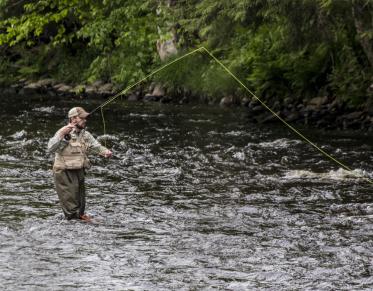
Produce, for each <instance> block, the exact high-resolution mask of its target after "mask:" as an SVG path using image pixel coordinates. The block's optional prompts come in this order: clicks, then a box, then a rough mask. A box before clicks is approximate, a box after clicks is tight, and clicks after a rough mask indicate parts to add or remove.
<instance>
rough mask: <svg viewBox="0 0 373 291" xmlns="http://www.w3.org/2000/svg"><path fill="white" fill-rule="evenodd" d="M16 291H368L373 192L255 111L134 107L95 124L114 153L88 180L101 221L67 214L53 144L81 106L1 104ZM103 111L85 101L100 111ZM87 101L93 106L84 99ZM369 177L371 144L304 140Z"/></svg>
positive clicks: (1, 160) (4, 191) (4, 256)
mask: <svg viewBox="0 0 373 291" xmlns="http://www.w3.org/2000/svg"><path fill="white" fill-rule="evenodd" d="M1 102H2V104H1V108H0V112H1V119H2V127H1V129H0V166H1V167H0V201H1V203H0V244H1V247H0V260H1V264H0V286H3V288H2V289H4V287H5V289H6V290H74V289H83V290H200V289H208V290H209V289H216V288H217V289H221V290H260V289H271V290H296V289H309V290H337V289H342V290H369V289H370V288H371V287H372V285H373V276H372V274H373V265H372V253H373V244H372V235H373V229H372V220H373V204H372V202H373V199H372V195H371V193H372V186H371V185H369V184H367V183H366V182H364V181H363V180H359V179H356V178H354V176H351V174H349V173H347V172H346V171H344V170H341V169H339V168H338V166H336V165H335V164H333V163H332V162H330V161H328V160H325V159H324V158H323V157H321V156H320V155H319V154H318V153H317V152H315V150H314V149H313V148H312V147H310V146H308V145H305V144H304V143H303V142H301V141H299V140H298V139H297V137H296V136H294V135H293V134H291V133H289V132H288V131H287V130H286V129H285V128H283V127H282V126H271V127H268V126H258V125H255V124H249V123H247V120H246V117H245V112H244V111H239V110H236V111H234V112H233V111H231V110H225V109H219V108H207V107H200V106H199V107H193V106H183V107H178V106H172V105H159V104H141V103H124V104H117V105H116V106H111V107H108V108H106V109H105V119H106V121H107V127H108V134H107V135H105V136H103V135H102V124H101V117H100V115H99V114H97V115H96V116H93V118H92V119H91V120H90V121H89V122H90V123H89V126H90V131H91V132H93V133H96V135H99V136H98V138H99V140H101V142H106V143H107V145H108V146H110V147H111V148H112V149H113V151H114V153H115V157H114V158H113V159H111V160H109V161H107V160H102V159H101V158H97V157H95V158H93V162H94V164H95V166H94V168H93V169H92V170H91V171H90V172H89V174H88V176H87V188H88V199H87V200H88V205H87V209H88V212H89V213H91V214H93V215H95V217H96V220H95V223H93V224H86V223H82V222H78V221H72V222H71V221H66V220H64V219H63V215H62V212H61V210H60V208H59V205H58V201H57V195H56V194H55V192H54V189H53V183H52V177H51V171H50V167H51V158H50V157H48V156H47V155H46V152H45V149H46V144H47V141H48V139H49V138H50V137H51V136H52V135H53V134H54V132H55V131H56V130H57V129H58V128H59V127H61V126H62V125H63V122H65V121H66V119H65V114H66V112H67V110H68V109H69V108H70V107H72V106H74V105H76V104H73V103H72V102H66V101H65V102H63V101H55V102H54V103H52V102H51V101H48V102H40V101H37V102H34V103H32V104H31V105H29V104H27V103H23V102H22V101H17V102H7V101H4V100H3V101H1ZM97 104H98V103H95V104H91V105H88V104H85V103H84V102H83V107H86V108H87V109H91V108H94V107H96V106H97ZM79 105H82V104H79ZM306 135H308V136H310V137H311V139H313V140H314V141H316V142H317V143H318V144H320V145H322V146H323V149H324V150H326V151H328V152H330V153H331V154H333V155H335V156H336V157H337V158H339V159H341V160H343V161H345V162H346V163H347V164H348V165H349V166H350V167H351V168H353V169H355V171H356V173H357V174H364V175H367V176H370V177H371V178H372V171H373V158H372V153H373V146H372V144H373V143H372V141H373V138H372V136H368V135H363V134H360V135H359V134H354V135H352V134H349V135H346V134H343V135H342V134H341V133H329V132H328V133H323V132H313V131H309V132H306Z"/></svg>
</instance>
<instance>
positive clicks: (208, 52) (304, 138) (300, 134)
mask: <svg viewBox="0 0 373 291" xmlns="http://www.w3.org/2000/svg"><path fill="white" fill-rule="evenodd" d="M200 49H201V50H204V51H205V52H206V53H207V54H208V55H209V56H210V57H211V58H213V59H214V60H215V61H216V62H217V63H218V64H219V65H220V66H221V67H222V68H223V69H224V70H225V71H226V72H227V73H228V74H229V75H230V76H231V77H232V78H233V79H235V80H236V81H237V82H238V83H239V84H240V85H241V86H242V87H243V88H244V89H245V90H246V91H247V92H249V93H250V94H251V95H252V96H253V97H254V98H255V99H256V100H258V101H259V102H260V104H262V105H263V106H264V107H265V108H266V109H267V110H268V111H269V112H271V113H272V114H273V115H274V116H276V117H277V118H278V119H279V120H280V121H281V122H282V123H283V124H285V125H286V126H287V127H288V128H290V129H291V130H292V131H293V132H295V133H296V134H297V135H298V136H300V137H301V138H302V139H303V140H305V141H306V142H307V143H309V144H310V145H312V146H313V147H314V148H315V149H317V150H318V151H319V152H320V153H322V154H323V155H325V156H326V157H328V158H329V159H331V160H332V161H334V162H335V163H337V164H338V165H340V166H341V167H342V168H344V169H345V170H347V171H349V172H351V173H352V174H353V175H354V176H356V177H358V178H362V179H365V180H366V181H368V182H369V183H370V184H373V181H372V180H371V179H369V178H368V177H364V176H361V175H357V174H356V173H355V172H354V171H353V170H352V169H351V168H349V167H348V166H346V165H345V164H343V163H342V162H340V161H339V160H337V159H336V158H334V157H333V156H331V155H330V154H328V153H327V152H325V151H324V150H323V149H322V148H320V147H319V146H317V145H316V144H315V143H314V142H312V141H311V140H309V139H308V138H307V137H305V136H304V135H303V134H302V133H301V132H300V131H299V130H297V129H296V128H294V127H293V126H291V125H290V124H289V123H287V122H286V121H285V120H284V119H283V118H282V117H280V116H279V115H278V114H277V113H276V112H274V111H273V110H272V109H271V108H270V107H268V106H267V104H265V103H264V102H263V101H262V100H261V99H260V98H259V97H258V96H256V95H255V94H254V93H253V92H252V91H251V90H250V89H249V88H247V87H246V86H245V84H244V83H243V82H242V81H241V80H240V79H238V78H237V77H236V76H235V75H234V74H233V73H232V72H231V71H230V70H229V69H228V68H227V67H226V66H225V65H224V64H223V63H222V62H221V61H219V60H218V59H217V58H216V57H215V56H214V55H213V54H212V53H211V52H210V51H209V50H208V49H206V48H205V47H201V48H200Z"/></svg>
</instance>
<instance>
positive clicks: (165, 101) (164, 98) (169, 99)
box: [160, 96, 172, 103]
mask: <svg viewBox="0 0 373 291" xmlns="http://www.w3.org/2000/svg"><path fill="white" fill-rule="evenodd" d="M171 101H172V98H171V97H170V96H163V97H162V98H161V99H160V102H161V103H170V102H171Z"/></svg>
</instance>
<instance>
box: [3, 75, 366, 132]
mask: <svg viewBox="0 0 373 291" xmlns="http://www.w3.org/2000/svg"><path fill="white" fill-rule="evenodd" d="M148 87H149V88H148V89H147V90H145V89H144V88H145V87H144V88H141V89H140V90H136V91H134V92H131V93H129V94H125V95H123V96H122V98H123V99H125V100H128V101H133V102H136V101H137V102H160V103H174V104H180V105H182V104H188V103H190V102H196V98H195V96H187V95H186V94H183V95H181V96H175V95H171V94H170V95H168V94H167V93H166V92H165V90H164V89H163V88H162V87H161V86H159V85H155V84H152V85H150V86H148ZM118 92H120V89H119V88H116V87H115V86H114V85H113V84H111V83H104V82H101V81H97V82H95V83H93V84H91V85H75V86H72V85H68V84H65V83H62V82H57V81H55V80H53V79H42V80H38V81H28V80H20V81H19V82H18V83H15V84H12V85H11V86H8V87H2V88H1V93H0V95H3V96H15V95H17V96H21V97H22V96H23V97H31V96H34V95H46V96H47V97H48V98H59V97H63V98H74V99H103V100H107V99H108V98H110V97H113V96H114V95H115V94H117V93H118ZM197 99H198V98H197ZM197 101H198V102H199V103H204V104H206V103H207V104H210V105H215V106H216V105H220V106H223V107H231V108H234V107H244V108H245V109H246V110H247V113H248V120H249V121H250V122H253V123H259V124H271V123H276V122H281V121H280V120H279V119H278V118H277V117H276V116H275V115H274V114H273V113H272V112H269V110H268V109H266V108H265V107H264V106H263V105H262V104H261V103H260V101H259V100H257V99H256V98H255V97H251V98H249V97H243V98H238V97H234V96H227V97H223V98H221V99H220V100H219V99H218V98H217V99H214V100H211V99H206V98H199V99H198V100H197ZM264 103H265V104H266V105H267V106H268V107H269V108H270V109H271V110H272V111H273V112H274V113H276V114H277V115H278V116H279V117H281V118H282V119H283V120H284V121H286V122H288V123H290V124H297V125H301V126H306V127H307V126H310V127H315V128H318V129H323V130H336V129H337V130H358V131H366V132H372V133H373V108H368V106H365V107H362V108H358V109H356V108H355V109H352V108H350V107H348V106H347V105H346V104H344V103H342V102H340V101H339V100H337V99H333V98H329V97H327V96H321V97H314V98H312V99H302V100H296V101H295V100H293V99H290V98H285V99H284V100H280V99H278V100H276V101H274V102H271V101H264Z"/></svg>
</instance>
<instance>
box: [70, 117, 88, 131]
mask: <svg viewBox="0 0 373 291" xmlns="http://www.w3.org/2000/svg"><path fill="white" fill-rule="evenodd" d="M71 123H73V124H75V126H76V127H77V128H79V129H83V128H85V125H86V123H87V120H86V119H85V118H81V117H79V116H74V117H71Z"/></svg>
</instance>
